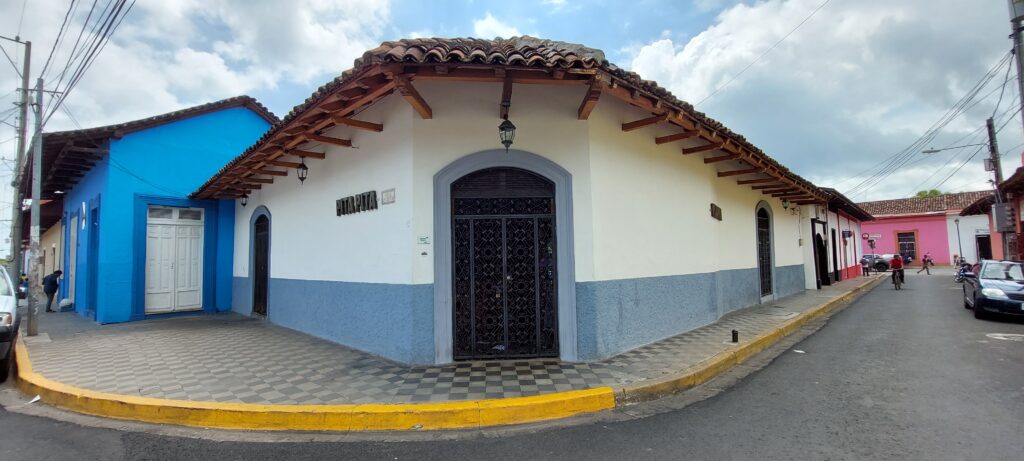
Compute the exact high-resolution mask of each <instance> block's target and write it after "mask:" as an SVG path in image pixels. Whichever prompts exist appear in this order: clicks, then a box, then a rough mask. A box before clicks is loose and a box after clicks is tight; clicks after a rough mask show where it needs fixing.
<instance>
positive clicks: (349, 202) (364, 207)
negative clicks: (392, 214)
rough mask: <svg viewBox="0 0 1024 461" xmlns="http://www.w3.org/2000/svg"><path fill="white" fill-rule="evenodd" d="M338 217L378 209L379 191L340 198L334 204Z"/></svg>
mask: <svg viewBox="0 0 1024 461" xmlns="http://www.w3.org/2000/svg"><path fill="white" fill-rule="evenodd" d="M334 206H335V210H336V211H337V213H338V216H341V215H349V214H353V213H359V212H361V211H369V210H376V209H377V191H375V190H372V191H369V192H363V193H362V194H356V195H350V196H348V197H345V198H340V199H338V200H337V201H335V202H334Z"/></svg>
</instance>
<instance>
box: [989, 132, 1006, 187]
mask: <svg viewBox="0 0 1024 461" xmlns="http://www.w3.org/2000/svg"><path fill="white" fill-rule="evenodd" d="M985 126H987V127H988V158H989V162H992V163H991V164H992V169H993V170H995V172H996V186H998V185H999V184H1001V183H1002V182H1003V165H1002V162H1000V160H999V141H997V140H996V126H995V123H994V122H993V121H992V117H989V118H988V119H987V120H985Z"/></svg>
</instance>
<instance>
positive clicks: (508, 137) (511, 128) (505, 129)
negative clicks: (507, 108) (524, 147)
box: [498, 118, 516, 154]
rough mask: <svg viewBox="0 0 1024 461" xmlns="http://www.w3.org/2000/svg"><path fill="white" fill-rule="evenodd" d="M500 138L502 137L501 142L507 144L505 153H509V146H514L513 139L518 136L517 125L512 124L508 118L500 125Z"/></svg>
mask: <svg viewBox="0 0 1024 461" xmlns="http://www.w3.org/2000/svg"><path fill="white" fill-rule="evenodd" d="M498 138H500V139H501V144H502V145H503V146H505V153H506V154H507V153H508V148H509V147H511V146H512V141H513V140H514V139H515V138H516V126H515V125H513V124H512V122H510V121H509V120H508V119H507V118H506V119H505V120H504V121H502V122H501V125H498Z"/></svg>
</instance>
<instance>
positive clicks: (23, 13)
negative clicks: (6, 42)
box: [15, 0, 28, 36]
mask: <svg viewBox="0 0 1024 461" xmlns="http://www.w3.org/2000/svg"><path fill="white" fill-rule="evenodd" d="M26 3H28V0H21V18H20V19H18V33H17V34H15V36H19V35H21V24H22V23H24V22H25V4H26Z"/></svg>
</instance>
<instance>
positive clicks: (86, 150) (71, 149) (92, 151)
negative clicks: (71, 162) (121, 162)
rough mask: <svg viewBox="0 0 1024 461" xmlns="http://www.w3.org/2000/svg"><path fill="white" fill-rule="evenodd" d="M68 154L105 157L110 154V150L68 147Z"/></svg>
mask: <svg viewBox="0 0 1024 461" xmlns="http://www.w3.org/2000/svg"><path fill="white" fill-rule="evenodd" d="M67 149H68V152H82V153H86V154H99V155H105V154H109V153H110V149H101V148H98V147H82V146H74V145H72V146H68V148H67Z"/></svg>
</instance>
